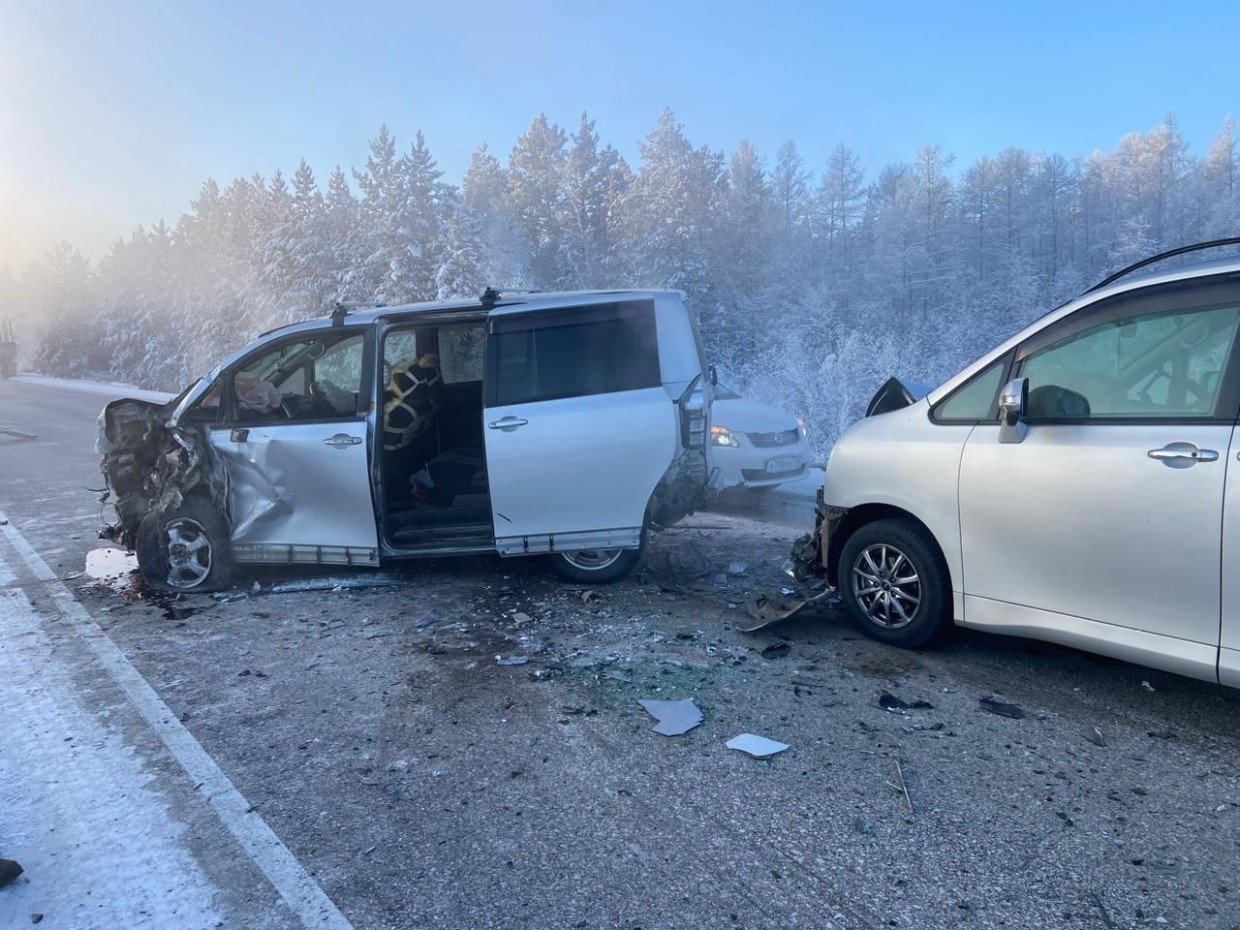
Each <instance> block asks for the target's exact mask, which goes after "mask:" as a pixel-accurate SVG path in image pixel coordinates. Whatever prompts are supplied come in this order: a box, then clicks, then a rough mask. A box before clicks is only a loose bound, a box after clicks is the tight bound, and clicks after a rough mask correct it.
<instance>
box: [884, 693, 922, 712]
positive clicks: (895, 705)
mask: <svg viewBox="0 0 1240 930" xmlns="http://www.w3.org/2000/svg"><path fill="white" fill-rule="evenodd" d="M878 706H879V707H881V708H882V709H883V710H889V711H892V712H893V713H894V712H897V711H902V710H934V705H933V704H931V703H930V702H929V701H913V702H912V703H909V702H908V701H904V700H901V699H900V698H898V697H896V696H895V695H894V694H892V693H891V692H890V691H884V692H883V693H882V694H880V695H879V696H878Z"/></svg>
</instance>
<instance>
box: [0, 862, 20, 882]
mask: <svg viewBox="0 0 1240 930" xmlns="http://www.w3.org/2000/svg"><path fill="white" fill-rule="evenodd" d="M24 871H25V869H23V868H22V867H21V866H20V865H18V864H17V863H16V862H14V861H13V860H12V859H0V888H3V887H4V886H5V885H9V884H12V883H13V882H14V881H16V879H17V876H19V875H21V874H22V872H24Z"/></svg>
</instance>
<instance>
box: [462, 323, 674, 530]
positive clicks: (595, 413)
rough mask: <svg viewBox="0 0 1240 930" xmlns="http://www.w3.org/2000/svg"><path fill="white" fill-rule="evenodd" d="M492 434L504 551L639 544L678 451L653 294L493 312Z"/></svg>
mask: <svg viewBox="0 0 1240 930" xmlns="http://www.w3.org/2000/svg"><path fill="white" fill-rule="evenodd" d="M489 328H490V333H489V335H488V340H487V364H486V368H487V375H486V377H487V383H486V384H485V385H484V394H485V404H486V406H485V409H484V411H483V415H484V430H483V432H484V434H485V442H486V458H487V474H488V480H489V484H490V493H491V508H492V515H493V518H494V524H495V540H496V547H497V549H498V550H499V551H500V552H501V553H503V554H519V553H526V552H548V551H553V550H556V549H574V548H587V547H602V548H614V547H631V546H636V545H637V544H638V543H639V541H640V539H641V533H642V529H643V527H644V525H645V519H646V509H647V506H648V504H649V502H650V498H651V495H652V494H653V493H654V490H655V487H656V486H657V485H658V483H659V481H660V479H661V478H662V477H663V475H664V474H665V472H666V471H667V468H668V466H669V465H670V464H671V462H672V460H673V458H674V457H675V454H676V446H677V435H678V432H679V422H678V413H677V408H676V405H675V402H674V399H673V398H671V397H669V395H668V392H667V389H666V387H665V386H664V385H663V383H662V381H661V377H660V361H659V351H658V338H657V329H656V318H655V309H654V304H653V302H652V301H648V300H639V301H615V302H607V303H602V304H593V305H585V306H581V307H568V308H558V309H555V310H544V311H537V312H533V313H528V312H526V313H515V314H511V315H504V314H500V315H498V316H497V317H494V318H492V320H491V322H490V324H489Z"/></svg>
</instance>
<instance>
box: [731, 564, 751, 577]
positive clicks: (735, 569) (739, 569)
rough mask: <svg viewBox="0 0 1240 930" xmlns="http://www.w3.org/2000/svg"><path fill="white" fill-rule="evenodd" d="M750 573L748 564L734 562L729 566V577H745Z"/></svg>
mask: <svg viewBox="0 0 1240 930" xmlns="http://www.w3.org/2000/svg"><path fill="white" fill-rule="evenodd" d="M747 571H749V563H748V562H733V563H732V564H730V565H729V566H728V574H729V575H743V574H745V573H746V572H747Z"/></svg>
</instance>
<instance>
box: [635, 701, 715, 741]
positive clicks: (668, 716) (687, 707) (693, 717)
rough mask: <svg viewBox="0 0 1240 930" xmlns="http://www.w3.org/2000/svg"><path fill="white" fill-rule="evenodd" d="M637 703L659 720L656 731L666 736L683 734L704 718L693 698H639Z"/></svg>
mask: <svg viewBox="0 0 1240 930" xmlns="http://www.w3.org/2000/svg"><path fill="white" fill-rule="evenodd" d="M637 703H638V704H640V705H641V706H642V707H644V708H646V711H647V713H649V714H650V716H652V717H654V719H655V720H657V721H659V724H658V726H656V727H655V728H654V731H655V732H656V733H661V734H663V735H664V736H681V735H683V734H685V733H688V732H689V731H690V730H692V729H693V728H694V727H696V726H697V725H698V724H700V723H701V722H702V720H703V719H704V718H703V717H702V712H701V711H700V710H699V709H698V706H697V704H695V703H694V702H693V698H685V699H684V700H683V701H643V700H639V701H638V702H637Z"/></svg>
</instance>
